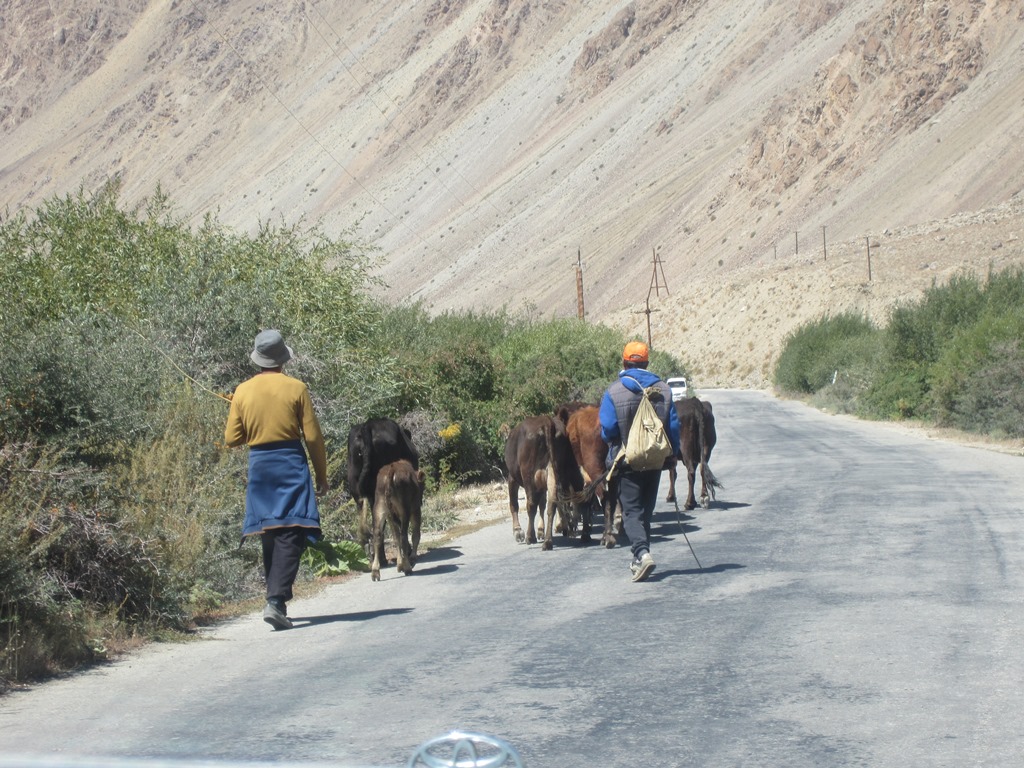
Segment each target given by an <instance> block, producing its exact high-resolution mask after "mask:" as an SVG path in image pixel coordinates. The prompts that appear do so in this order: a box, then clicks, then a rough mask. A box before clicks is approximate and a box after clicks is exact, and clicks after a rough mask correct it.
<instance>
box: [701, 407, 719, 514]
mask: <svg viewBox="0 0 1024 768" xmlns="http://www.w3.org/2000/svg"><path fill="white" fill-rule="evenodd" d="M697 436H698V440H699V442H700V477H701V482H703V483H704V485H705V486H706V487H707V489H708V492H709V493H710V494H711V498H712V499H713V498H715V488H723V487H724V486H723V485H722V484H721V483H720V482H719V481H718V478H717V477H715V473H714V472H712V471H711V467H709V466H708V462H707V459H705V456H706V455H707V452H706V451H705V450H704V448H705V447H706V445H705V442H704V407H703V406H700V407H699V408H698V409H697Z"/></svg>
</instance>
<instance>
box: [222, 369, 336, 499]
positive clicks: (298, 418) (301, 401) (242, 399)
mask: <svg viewBox="0 0 1024 768" xmlns="http://www.w3.org/2000/svg"><path fill="white" fill-rule="evenodd" d="M299 439H305V441H306V450H307V451H308V452H309V458H310V460H311V461H312V462H313V472H314V474H315V476H316V482H317V485H320V484H323V483H326V482H327V450H326V448H325V447H324V436H323V433H322V432H321V431H320V422H319V421H318V420H317V418H316V413H314V412H313V401H312V400H311V399H310V396H309V388H308V387H307V386H306V384H305V382H302V381H299V380H298V379H293V378H292V377H291V376H286V375H285V374H283V373H276V372H269V373H259V374H256V375H255V376H253V377H252V378H251V379H249V380H248V381H243V382H242V383H241V384H239V385H238V388H237V389H236V390H235V394H234V397H232V398H231V412H230V413H229V414H228V423H227V426H226V427H224V442H225V443H227V444H228V445H230V446H236V445H263V444H265V443H276V442H279V441H281V440H299Z"/></svg>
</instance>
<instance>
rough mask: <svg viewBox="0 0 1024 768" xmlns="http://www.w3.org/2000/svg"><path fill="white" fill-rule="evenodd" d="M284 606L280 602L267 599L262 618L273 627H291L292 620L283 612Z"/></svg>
mask: <svg viewBox="0 0 1024 768" xmlns="http://www.w3.org/2000/svg"><path fill="white" fill-rule="evenodd" d="M285 610H286V609H285V607H284V605H283V604H281V603H275V602H272V601H270V600H268V601H267V607H266V608H264V609H263V620H264V621H265V622H267V624H269V625H270V626H272V627H273V628H274V629H291V628H292V620H291V619H289V618H288V616H287V615H286V613H285Z"/></svg>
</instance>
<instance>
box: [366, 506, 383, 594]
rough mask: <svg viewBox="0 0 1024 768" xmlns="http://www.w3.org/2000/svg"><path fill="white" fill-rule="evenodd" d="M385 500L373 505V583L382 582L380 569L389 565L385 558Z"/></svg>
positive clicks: (371, 575)
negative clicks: (383, 507)
mask: <svg viewBox="0 0 1024 768" xmlns="http://www.w3.org/2000/svg"><path fill="white" fill-rule="evenodd" d="M383 504H384V499H378V500H377V503H375V504H374V505H373V533H372V535H371V540H370V551H371V552H372V555H373V563H372V565H371V566H370V578H371V579H372V580H373V581H380V569H381V568H382V567H384V566H386V565H387V560H386V559H385V557H384V518H385V517H386V516H387V515H386V512H385V510H383V509H382V508H381V507H382V506H383Z"/></svg>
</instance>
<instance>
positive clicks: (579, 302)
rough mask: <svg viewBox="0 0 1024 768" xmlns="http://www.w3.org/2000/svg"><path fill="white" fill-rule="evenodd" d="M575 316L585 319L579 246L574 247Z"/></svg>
mask: <svg viewBox="0 0 1024 768" xmlns="http://www.w3.org/2000/svg"><path fill="white" fill-rule="evenodd" d="M576 317H578V318H579V319H580V320H585V319H586V317H587V313H586V311H585V310H584V309H583V254H582V253H581V252H580V248H579V247H577V248H576Z"/></svg>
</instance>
